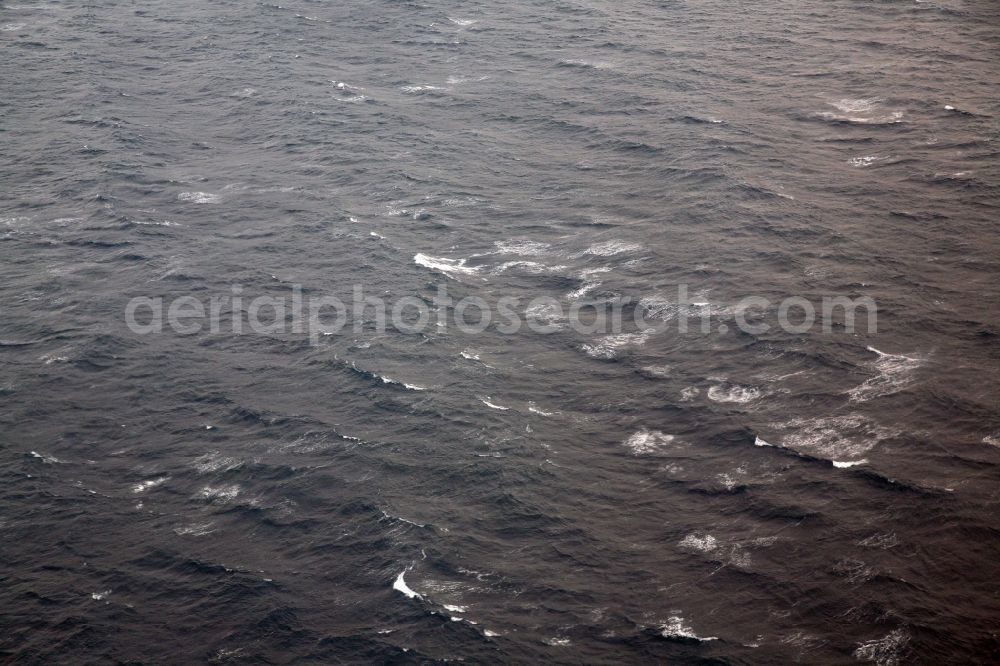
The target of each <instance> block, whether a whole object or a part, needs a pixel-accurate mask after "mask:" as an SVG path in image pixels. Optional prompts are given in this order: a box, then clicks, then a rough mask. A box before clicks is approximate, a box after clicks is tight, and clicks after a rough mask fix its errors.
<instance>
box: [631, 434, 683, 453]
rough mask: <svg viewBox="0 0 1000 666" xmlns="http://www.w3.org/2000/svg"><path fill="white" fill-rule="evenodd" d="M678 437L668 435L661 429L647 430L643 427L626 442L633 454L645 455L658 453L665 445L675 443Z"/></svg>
mask: <svg viewBox="0 0 1000 666" xmlns="http://www.w3.org/2000/svg"><path fill="white" fill-rule="evenodd" d="M676 439H677V438H676V437H675V436H673V435H667V434H665V433H662V432H660V431H659V430H647V429H646V428H643V429H642V430H639V431H638V432H635V433H633V434H632V436H631V437H629V438H628V439H626V440H625V442H624V444H625V447H626V448H628V449H629V450H630V451H631V452H632V455H636V456H644V455H649V454H652V453H657V452H658V451H660V450H661V449H662V448H663V447H664V446H668V445H671V444H673V443H674V442H675V441H676Z"/></svg>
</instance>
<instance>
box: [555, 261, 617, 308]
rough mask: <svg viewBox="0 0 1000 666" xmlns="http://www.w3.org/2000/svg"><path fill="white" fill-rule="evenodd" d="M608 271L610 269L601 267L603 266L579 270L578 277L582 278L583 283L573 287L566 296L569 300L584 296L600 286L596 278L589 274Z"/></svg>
mask: <svg viewBox="0 0 1000 666" xmlns="http://www.w3.org/2000/svg"><path fill="white" fill-rule="evenodd" d="M610 271H611V269H610V268H606V267H603V268H591V269H589V270H585V271H583V272H581V273H580V279H581V280H583V284H582V285H580V286H579V287H578V288H577V289H574V290H573V291H571V292H569V293H568V294H566V298H569V299H570V300H576V299H578V298H582V297H584V296H585V295H587V294H588V293H589V292H591V291H593V290H594V289H597V288H598V287H600V286H601V283H600V282H599V281H598V280H594V279H593V278H592V277H591V276H593V275H597V274H599V273H609V272H610Z"/></svg>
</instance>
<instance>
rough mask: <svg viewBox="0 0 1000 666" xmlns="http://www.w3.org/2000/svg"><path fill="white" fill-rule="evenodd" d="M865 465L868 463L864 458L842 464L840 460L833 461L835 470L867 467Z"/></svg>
mask: <svg viewBox="0 0 1000 666" xmlns="http://www.w3.org/2000/svg"><path fill="white" fill-rule="evenodd" d="M867 464H868V461H867V460H866V459H864V458H862V459H861V460H850V461H844V462H842V461H840V460H834V461H833V466H834V467H836V468H837V469H849V468H851V467H857V466H858V465H867Z"/></svg>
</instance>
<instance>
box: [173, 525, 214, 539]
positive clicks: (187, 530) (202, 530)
mask: <svg viewBox="0 0 1000 666" xmlns="http://www.w3.org/2000/svg"><path fill="white" fill-rule="evenodd" d="M214 531H215V530H213V529H212V523H200V524H192V525H183V526H181V527H175V528H174V532H175V533H177V534H180V535H185V534H190V535H191V536H205V535H206V534H211V533H212V532H214Z"/></svg>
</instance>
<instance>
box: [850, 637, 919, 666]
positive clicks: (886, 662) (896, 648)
mask: <svg viewBox="0 0 1000 666" xmlns="http://www.w3.org/2000/svg"><path fill="white" fill-rule="evenodd" d="M909 642H910V636H909V635H908V634H907V633H906V632H905V631H904V630H902V629H895V630H893V631H891V632H889V633H888V634H887V635H885V636H884V637H882V638H879V639H876V640H873V641H865V642H864V643H860V644H859V645H858V647H857V649H856V650H855V651H854V657H855V658H856V659H861V660H863V661H870V662H874V663H875V664H877V665H878V666H897V665H898V664H899V663H900V662H901V660H902V658H903V654H902V653H903V650H904V648H906V645H907V643H909Z"/></svg>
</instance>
